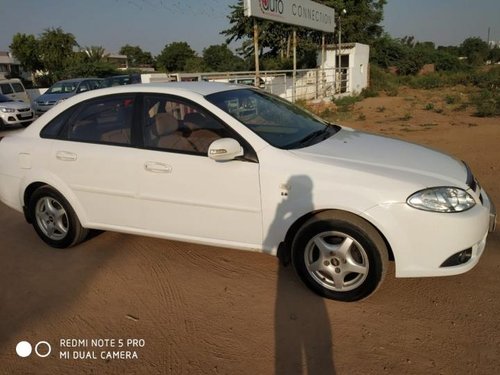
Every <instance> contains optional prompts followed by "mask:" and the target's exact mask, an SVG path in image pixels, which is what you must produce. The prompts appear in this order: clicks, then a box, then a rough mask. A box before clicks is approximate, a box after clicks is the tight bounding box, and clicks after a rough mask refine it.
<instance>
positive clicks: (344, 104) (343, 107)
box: [333, 96, 363, 112]
mask: <svg viewBox="0 0 500 375" xmlns="http://www.w3.org/2000/svg"><path fill="white" fill-rule="evenodd" d="M362 99H363V98H362V97H360V96H343V97H341V98H333V102H334V103H335V104H336V105H337V108H338V111H339V112H349V111H351V110H352V109H353V108H354V104H356V103H357V102H359V101H360V100H362Z"/></svg>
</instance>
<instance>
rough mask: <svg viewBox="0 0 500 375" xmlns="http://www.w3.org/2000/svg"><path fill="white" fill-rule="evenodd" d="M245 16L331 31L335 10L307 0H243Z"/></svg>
mask: <svg viewBox="0 0 500 375" xmlns="http://www.w3.org/2000/svg"><path fill="white" fill-rule="evenodd" d="M245 16H248V17H257V18H264V19H266V20H271V21H275V22H282V23H288V24H290V25H296V26H303V27H307V28H310V29H314V30H320V31H324V32H327V33H333V30H334V28H335V18H334V16H335V10H334V9H333V8H329V7H327V6H325V5H322V4H318V3H315V2H314V1H309V0H245Z"/></svg>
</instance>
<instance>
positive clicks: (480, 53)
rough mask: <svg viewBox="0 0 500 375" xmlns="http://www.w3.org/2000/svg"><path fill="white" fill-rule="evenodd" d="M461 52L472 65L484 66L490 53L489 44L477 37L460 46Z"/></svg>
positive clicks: (468, 39)
mask: <svg viewBox="0 0 500 375" xmlns="http://www.w3.org/2000/svg"><path fill="white" fill-rule="evenodd" d="M460 50H461V52H462V55H463V56H465V57H467V62H468V63H469V64H470V65H481V64H484V63H485V61H486V59H487V58H488V54H489V52H490V48H489V46H488V43H486V42H485V41H483V40H482V39H481V38H477V37H472V38H467V39H465V40H464V41H463V42H462V44H461V45H460Z"/></svg>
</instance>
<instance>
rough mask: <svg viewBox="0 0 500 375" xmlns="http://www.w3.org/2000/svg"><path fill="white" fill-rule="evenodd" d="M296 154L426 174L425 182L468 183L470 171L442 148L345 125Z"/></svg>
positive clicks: (355, 165) (371, 168) (380, 169)
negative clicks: (440, 149)
mask: <svg viewBox="0 0 500 375" xmlns="http://www.w3.org/2000/svg"><path fill="white" fill-rule="evenodd" d="M292 152H293V153H294V154H296V155H297V156H300V157H302V158H307V159H311V158H312V159H314V161H315V162H323V163H327V164H334V165H343V164H345V163H349V164H350V166H351V168H356V169H362V170H365V171H372V172H373V171H374V170H376V171H377V173H380V172H382V173H384V172H383V171H384V170H385V171H386V172H387V173H390V174H391V175H393V174H394V172H395V171H400V172H405V175H408V174H412V175H418V176H421V177H423V176H427V177H429V178H424V179H421V178H418V177H417V180H420V181H421V182H422V184H423V185H427V184H432V183H446V184H453V185H456V186H463V185H465V182H466V179H467V170H466V168H465V165H464V163H462V162H461V161H459V160H457V159H455V158H453V157H451V156H449V155H446V154H443V153H441V152H439V151H436V150H433V149H430V148H427V147H424V146H419V145H417V144H414V143H410V142H405V141H400V140H397V139H393V138H389V137H385V136H379V135H374V134H369V133H365V132H361V131H355V130H353V129H349V128H342V129H341V130H340V131H339V132H338V133H336V134H335V135H334V136H332V137H330V138H328V139H327V140H325V141H323V142H320V143H318V144H315V145H313V146H310V147H306V148H303V149H299V150H293V151H292Z"/></svg>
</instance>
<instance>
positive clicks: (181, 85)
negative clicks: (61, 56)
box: [103, 81, 250, 96]
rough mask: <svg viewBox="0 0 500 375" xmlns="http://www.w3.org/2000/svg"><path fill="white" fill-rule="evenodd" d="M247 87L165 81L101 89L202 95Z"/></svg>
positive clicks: (218, 83) (214, 83)
mask: <svg viewBox="0 0 500 375" xmlns="http://www.w3.org/2000/svg"><path fill="white" fill-rule="evenodd" d="M245 88H246V89H248V88H250V86H243V85H235V84H229V83H222V82H204V81H201V82H165V83H139V84H133V85H126V86H115V87H112V88H109V89H103V90H112V91H108V93H112V92H116V93H121V92H141V91H148V92H153V91H155V90H158V91H162V90H165V89H166V90H171V89H175V90H180V91H184V92H193V93H196V94H199V95H202V96H206V95H210V94H215V93H218V92H223V91H230V90H241V89H245Z"/></svg>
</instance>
